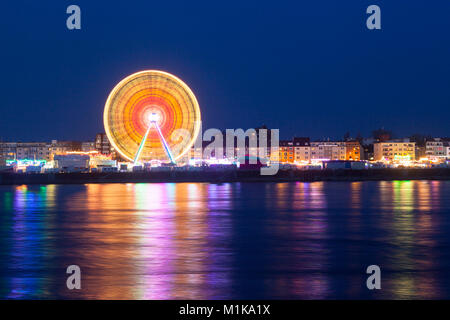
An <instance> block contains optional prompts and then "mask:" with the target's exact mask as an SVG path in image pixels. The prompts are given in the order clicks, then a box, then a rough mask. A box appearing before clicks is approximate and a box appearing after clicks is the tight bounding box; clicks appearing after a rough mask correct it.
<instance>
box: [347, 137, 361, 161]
mask: <svg viewBox="0 0 450 320" xmlns="http://www.w3.org/2000/svg"><path fill="white" fill-rule="evenodd" d="M345 160H353V161H359V160H361V144H360V143H359V141H356V140H355V141H345Z"/></svg>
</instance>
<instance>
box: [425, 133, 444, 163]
mask: <svg viewBox="0 0 450 320" xmlns="http://www.w3.org/2000/svg"><path fill="white" fill-rule="evenodd" d="M449 146H450V140H449V139H444V138H434V139H433V140H428V141H427V142H426V151H425V155H426V156H427V157H436V158H446V157H447V147H449Z"/></svg>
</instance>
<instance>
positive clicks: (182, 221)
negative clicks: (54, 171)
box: [0, 181, 450, 299]
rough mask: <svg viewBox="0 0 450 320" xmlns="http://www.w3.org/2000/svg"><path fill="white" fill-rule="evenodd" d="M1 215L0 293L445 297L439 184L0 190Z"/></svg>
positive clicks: (446, 264)
mask: <svg viewBox="0 0 450 320" xmlns="http://www.w3.org/2000/svg"><path fill="white" fill-rule="evenodd" d="M0 213H1V214H0V298H6V299H51V298H55V299H61V298H68V299H419V298H421V299H422V298H423V299H429V298H447V299H448V298H450V277H448V276H447V273H448V272H450V182H449V181H389V182H313V183H231V184H226V183H225V184H207V183H167V184H164V183H163V184H88V185H46V186H44V185H41V186H39V185H38V186H25V185H23V186H0ZM69 265H78V266H79V267H80V269H81V286H82V288H81V289H80V290H69V289H68V288H67V286H66V279H67V277H68V276H69V275H68V274H66V268H67V267H68V266H69ZM369 265H378V266H379V267H380V269H381V289H380V290H368V289H367V286H366V279H367V277H368V276H369V275H368V274H366V268H367V267H368V266H369Z"/></svg>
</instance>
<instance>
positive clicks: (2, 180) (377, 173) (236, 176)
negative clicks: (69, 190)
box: [0, 168, 450, 185]
mask: <svg viewBox="0 0 450 320" xmlns="http://www.w3.org/2000/svg"><path fill="white" fill-rule="evenodd" d="M380 180H386V181H389V180H450V168H433V169H404V168H402V169H369V170H306V171H303V170H280V171H279V172H278V173H277V174H276V175H273V176H262V175H260V172H259V171H240V170H233V171H217V170H204V171H167V172H110V173H106V172H105V173H47V174H20V173H19V174H18V173H0V185H22V184H86V183H161V182H206V183H222V182H293V181H299V182H312V181H380Z"/></svg>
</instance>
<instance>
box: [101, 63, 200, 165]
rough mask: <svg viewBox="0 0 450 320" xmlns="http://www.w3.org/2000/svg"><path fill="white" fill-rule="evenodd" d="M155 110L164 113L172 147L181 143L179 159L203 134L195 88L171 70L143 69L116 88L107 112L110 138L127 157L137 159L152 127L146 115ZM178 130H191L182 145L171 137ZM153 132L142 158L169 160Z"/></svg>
mask: <svg viewBox="0 0 450 320" xmlns="http://www.w3.org/2000/svg"><path fill="white" fill-rule="evenodd" d="M155 110H156V111H157V112H160V113H161V114H162V115H163V117H162V120H161V121H163V123H161V125H162V126H161V129H162V131H163V135H164V138H165V139H166V141H167V142H168V144H169V146H170V148H173V147H174V146H178V147H179V149H180V150H179V152H178V153H177V154H174V155H173V156H174V158H175V159H179V158H181V157H182V156H183V155H184V154H186V153H187V152H188V151H189V150H190V148H191V147H192V145H193V144H194V142H195V140H196V139H197V136H198V134H199V133H200V127H201V114H200V107H199V105H198V102H197V99H196V97H195V95H194V93H193V92H192V90H191V89H190V88H189V87H188V86H187V85H186V84H185V83H184V82H183V81H182V80H180V79H179V78H178V77H176V76H174V75H172V74H170V73H167V72H163V71H158V70H146V71H140V72H137V73H134V74H132V75H130V76H128V77H126V78H124V79H123V80H121V81H120V82H119V83H118V84H117V85H116V86H115V87H114V88H113V90H112V91H111V93H110V94H109V96H108V99H107V100H106V103H105V109H104V114H103V122H104V126H105V131H106V134H107V136H108V139H109V141H110V142H111V145H112V146H113V148H114V149H115V150H116V151H117V152H118V153H119V154H120V155H121V156H123V157H124V158H125V159H128V160H130V161H132V160H133V158H134V156H135V153H136V151H137V149H138V147H139V144H140V142H141V140H142V137H143V135H144V131H145V130H146V128H148V127H147V125H148V123H147V122H146V121H147V119H144V118H145V117H146V116H147V115H148V113H149V112H154V111H155ZM164 121H167V122H164ZM177 129H184V130H187V131H188V132H189V133H190V137H189V139H188V140H187V142H186V141H182V143H181V144H179V143H178V142H177V141H172V140H171V134H172V133H173V132H174V131H175V130H177ZM152 134H153V136H150V135H149V143H148V144H147V143H146V145H145V147H144V149H143V152H142V156H141V159H142V160H144V161H148V160H153V159H157V160H168V159H167V156H166V154H165V151H164V150H163V147H162V145H160V146H159V147H158V141H156V136H155V135H156V134H157V133H156V132H155V133H152ZM166 135H167V136H166ZM183 140H184V139H183ZM178 144H179V145H178Z"/></svg>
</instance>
